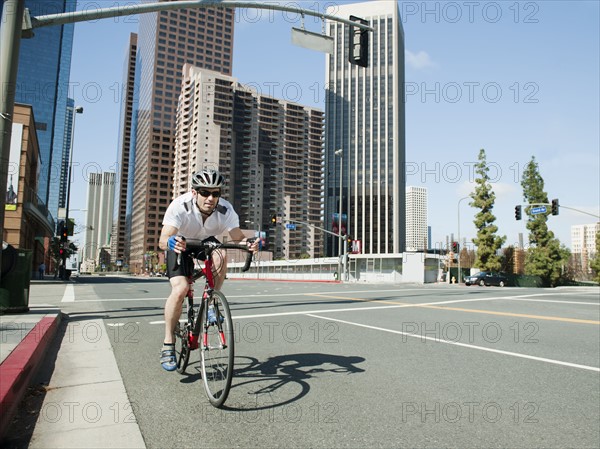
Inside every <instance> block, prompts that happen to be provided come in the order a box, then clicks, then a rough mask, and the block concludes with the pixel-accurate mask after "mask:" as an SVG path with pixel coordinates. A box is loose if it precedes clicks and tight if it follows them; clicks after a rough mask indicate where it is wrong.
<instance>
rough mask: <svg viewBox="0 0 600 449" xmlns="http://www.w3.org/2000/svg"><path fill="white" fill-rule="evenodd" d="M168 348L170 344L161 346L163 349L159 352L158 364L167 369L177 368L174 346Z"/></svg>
mask: <svg viewBox="0 0 600 449" xmlns="http://www.w3.org/2000/svg"><path fill="white" fill-rule="evenodd" d="M170 348H171V347H170V346H163V349H162V351H161V352H160V364H161V366H162V367H163V368H164V369H165V370H167V371H175V370H176V369H177V361H176V360H175V346H173V349H170Z"/></svg>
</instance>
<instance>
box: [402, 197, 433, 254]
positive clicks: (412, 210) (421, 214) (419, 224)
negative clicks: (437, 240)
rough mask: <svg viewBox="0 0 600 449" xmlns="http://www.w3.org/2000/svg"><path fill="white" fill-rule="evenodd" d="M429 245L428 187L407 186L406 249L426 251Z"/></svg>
mask: <svg viewBox="0 0 600 449" xmlns="http://www.w3.org/2000/svg"><path fill="white" fill-rule="evenodd" d="M428 247H429V241H428V230H427V188H426V187H415V186H410V187H407V188H406V250H407V251H425V250H427V249H428Z"/></svg>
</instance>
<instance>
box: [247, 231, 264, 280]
mask: <svg viewBox="0 0 600 449" xmlns="http://www.w3.org/2000/svg"><path fill="white" fill-rule="evenodd" d="M244 223H252V224H253V225H254V226H257V227H258V231H255V232H257V233H258V236H257V238H258V239H259V240H260V237H261V236H260V232H261V231H260V228H261V226H260V223H255V222H254V221H252V220H245V221H244ZM259 278H260V258H258V257H257V258H256V279H259Z"/></svg>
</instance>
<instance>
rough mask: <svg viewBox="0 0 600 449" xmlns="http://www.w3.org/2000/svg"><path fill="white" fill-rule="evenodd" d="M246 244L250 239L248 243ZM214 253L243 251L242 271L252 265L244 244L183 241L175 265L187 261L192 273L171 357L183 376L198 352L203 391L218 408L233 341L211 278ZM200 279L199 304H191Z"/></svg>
mask: <svg viewBox="0 0 600 449" xmlns="http://www.w3.org/2000/svg"><path fill="white" fill-rule="evenodd" d="M249 240H250V239H249ZM218 249H239V250H242V251H246V252H247V255H246V263H245V265H244V267H243V268H242V271H248V269H249V268H250V263H251V262H252V252H251V251H250V250H249V248H248V246H247V245H245V244H235V243H220V242H217V241H214V240H205V241H202V240H192V239H188V240H186V251H185V253H184V254H183V255H181V254H180V255H179V256H178V258H177V263H178V264H181V263H182V262H183V263H189V260H184V261H182V260H181V259H182V257H183V258H188V257H191V258H192V260H193V262H194V270H192V273H191V274H190V275H189V276H188V283H189V289H188V293H187V320H186V321H185V322H184V323H182V322H181V321H179V322H178V323H177V325H176V327H175V355H176V363H177V371H178V372H179V373H181V374H183V373H185V370H186V368H187V366H188V363H189V360H190V353H191V352H192V351H194V350H196V349H200V362H201V372H202V380H203V383H204V390H205V391H206V395H207V397H208V400H209V401H210V403H211V404H212V405H213V406H215V407H221V406H222V405H223V403H224V402H225V400H226V399H227V395H228V394H229V390H230V388H231V380H232V378H233V360H234V337H233V320H232V318H231V310H230V308H229V304H228V302H227V299H226V298H225V295H223V293H221V292H220V291H217V290H215V288H214V287H215V283H214V277H213V268H214V263H213V257H212V255H213V252H214V251H216V250H218ZM200 257H204V258H205V260H204V267H203V268H196V266H198V265H197V263H198V261H200V260H201V259H200ZM201 277H204V278H205V283H204V290H203V292H202V300H201V301H200V304H198V305H195V304H194V282H195V281H196V280H198V279H199V278H201Z"/></svg>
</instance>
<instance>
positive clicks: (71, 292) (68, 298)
mask: <svg viewBox="0 0 600 449" xmlns="http://www.w3.org/2000/svg"><path fill="white" fill-rule="evenodd" d="M74 301H75V289H74V288H73V284H67V288H65V294H64V295H63V297H62V301H61V302H74Z"/></svg>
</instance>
